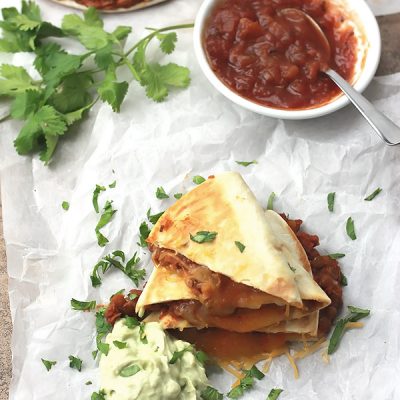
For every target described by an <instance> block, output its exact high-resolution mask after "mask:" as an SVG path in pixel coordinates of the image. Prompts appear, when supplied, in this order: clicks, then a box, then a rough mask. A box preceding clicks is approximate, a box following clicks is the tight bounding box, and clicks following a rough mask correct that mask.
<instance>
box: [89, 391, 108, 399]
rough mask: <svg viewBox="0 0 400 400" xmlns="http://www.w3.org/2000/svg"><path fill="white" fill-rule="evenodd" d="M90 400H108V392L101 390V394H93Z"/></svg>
mask: <svg viewBox="0 0 400 400" xmlns="http://www.w3.org/2000/svg"><path fill="white" fill-rule="evenodd" d="M90 400H106V392H105V391H104V390H100V392H93V393H92V395H91V396H90Z"/></svg>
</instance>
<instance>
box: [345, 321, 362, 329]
mask: <svg viewBox="0 0 400 400" xmlns="http://www.w3.org/2000/svg"><path fill="white" fill-rule="evenodd" d="M363 326H364V323H362V322H348V323H347V324H346V326H345V328H346V329H358V328H362V327H363Z"/></svg>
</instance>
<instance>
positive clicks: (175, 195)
mask: <svg viewBox="0 0 400 400" xmlns="http://www.w3.org/2000/svg"><path fill="white" fill-rule="evenodd" d="M182 196H183V194H182V193H175V194H174V197H175V198H176V199H177V200H179V199H180V198H181V197H182Z"/></svg>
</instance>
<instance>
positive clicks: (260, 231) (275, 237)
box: [136, 173, 330, 335]
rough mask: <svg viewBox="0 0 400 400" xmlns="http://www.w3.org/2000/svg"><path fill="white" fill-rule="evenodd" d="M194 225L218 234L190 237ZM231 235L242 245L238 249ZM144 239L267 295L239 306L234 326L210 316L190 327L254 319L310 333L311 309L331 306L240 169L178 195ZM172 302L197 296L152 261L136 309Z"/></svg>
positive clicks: (292, 239) (242, 328)
mask: <svg viewBox="0 0 400 400" xmlns="http://www.w3.org/2000/svg"><path fill="white" fill-rule="evenodd" d="M201 230H208V231H215V232H217V233H218V235H217V238H216V239H215V240H214V241H212V242H209V243H202V244H198V243H195V242H193V241H192V240H190V234H192V235H194V234H195V233H196V232H198V231H201ZM261 238H262V239H263V240H261ZM235 241H240V242H241V243H243V244H244V245H245V246H246V248H245V250H244V251H243V252H240V251H239V249H238V248H237V247H236V245H235ZM148 242H149V243H150V244H151V245H153V246H159V247H161V248H166V249H169V250H173V251H175V252H177V253H180V254H182V255H184V256H185V257H187V258H188V259H190V260H192V261H194V262H196V263H197V264H200V265H204V266H206V267H208V268H209V269H210V270H212V271H214V272H218V273H220V274H223V275H225V276H228V277H229V278H231V279H232V280H233V281H235V282H238V283H243V284H245V285H248V286H251V287H253V288H256V289H259V290H261V291H263V292H265V293H268V294H269V295H270V296H269V297H268V296H266V299H265V301H264V302H263V306H262V309H260V311H257V310H250V309H240V310H239V314H240V321H241V323H240V324H234V323H231V320H233V318H231V317H226V318H225V320H224V317H221V318H220V319H218V318H214V319H213V320H214V325H213V324H212V323H211V324H209V325H208V326H196V327H197V328H206V327H212V326H215V327H221V325H219V324H221V323H222V324H225V326H224V329H226V324H228V325H227V326H229V327H230V328H229V329H231V330H234V331H236V332H248V331H250V330H247V329H246V326H247V323H249V326H251V325H252V324H253V325H254V320H255V318H257V319H259V321H260V323H259V326H257V329H256V330H257V331H261V332H294V333H308V334H310V335H315V334H316V332H317V327H318V310H319V309H321V308H324V307H326V306H327V305H329V304H330V299H329V297H328V296H327V295H326V294H325V292H324V291H323V290H322V289H321V288H320V287H319V286H318V284H317V283H316V282H315V281H314V279H313V277H312V272H311V267H310V264H309V262H308V258H307V255H306V254H305V251H304V249H303V247H302V246H301V244H300V243H299V241H298V239H297V237H296V235H295V234H294V233H293V231H292V230H291V229H290V227H289V226H288V225H287V223H286V222H285V221H284V220H283V218H281V217H280V216H279V215H278V214H277V213H275V212H274V211H264V210H263V209H262V208H261V207H260V206H259V205H258V203H257V201H256V199H255V197H254V195H253V194H252V193H251V192H250V190H249V188H248V187H247V185H246V184H245V182H244V181H243V179H242V178H241V177H240V175H239V174H236V173H224V174H221V175H218V176H217V177H215V178H211V179H208V180H207V181H206V182H204V183H202V184H201V185H199V186H198V187H196V188H195V189H193V190H192V191H191V192H189V193H188V194H186V195H185V196H183V197H182V198H181V199H180V200H178V201H177V202H176V203H175V204H174V205H173V206H172V207H170V208H169V209H168V210H167V211H166V212H165V213H164V215H163V216H162V217H161V218H160V220H159V221H158V223H157V224H156V225H155V226H154V228H153V230H152V232H151V233H150V235H149V238H148ZM274 279H275V282H274ZM276 281H278V282H279V283H277V282H276ZM177 300H199V299H198V298H197V297H196V295H195V294H194V293H193V292H192V291H191V289H190V288H189V287H188V286H187V285H186V283H185V281H184V279H183V278H182V277H181V276H180V275H179V274H178V273H175V272H174V271H171V270H170V269H166V268H163V267H162V266H157V265H156V268H154V270H153V272H152V274H151V276H150V279H149V282H148V283H147V285H146V288H145V290H144V291H143V293H142V295H141V296H140V298H139V300H138V303H137V308H136V309H137V311H138V312H139V313H140V314H143V313H144V310H145V308H146V307H147V306H149V305H152V304H159V303H168V302H171V301H177ZM305 304H307V307H305V306H304V305H305ZM310 304H311V305H310ZM277 305H279V306H280V307H277ZM282 306H283V307H282ZM148 318H150V319H151V320H153V319H159V316H157V315H151V316H150V317H148ZM229 318H230V320H229ZM161 323H162V324H163V326H164V327H165V328H166V329H168V328H176V329H184V328H188V327H192V326H191V325H190V324H189V323H188V322H187V321H183V320H182V319H179V318H176V317H175V316H173V315H169V314H166V313H163V316H162V318H161Z"/></svg>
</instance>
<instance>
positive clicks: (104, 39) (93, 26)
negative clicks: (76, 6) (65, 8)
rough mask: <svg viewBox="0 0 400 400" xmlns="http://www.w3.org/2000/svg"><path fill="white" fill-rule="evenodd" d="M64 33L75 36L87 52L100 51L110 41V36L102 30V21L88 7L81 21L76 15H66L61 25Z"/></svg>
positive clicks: (95, 11) (92, 8)
mask: <svg viewBox="0 0 400 400" xmlns="http://www.w3.org/2000/svg"><path fill="white" fill-rule="evenodd" d="M61 27H62V30H63V31H64V33H66V34H67V35H70V36H75V37H76V38H77V39H78V40H79V41H80V42H81V43H82V44H83V45H84V46H85V47H86V48H87V49H88V50H96V49H101V48H103V47H104V46H107V44H108V43H109V42H110V41H111V36H110V34H109V33H107V32H106V31H105V30H104V29H103V21H102V20H101V19H100V17H99V14H98V12H97V10H96V9H95V8H94V7H89V8H88V9H87V10H86V11H85V12H84V18H83V19H82V18H81V17H80V16H79V15H77V14H67V15H65V16H64V18H63V20H62V24H61Z"/></svg>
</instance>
